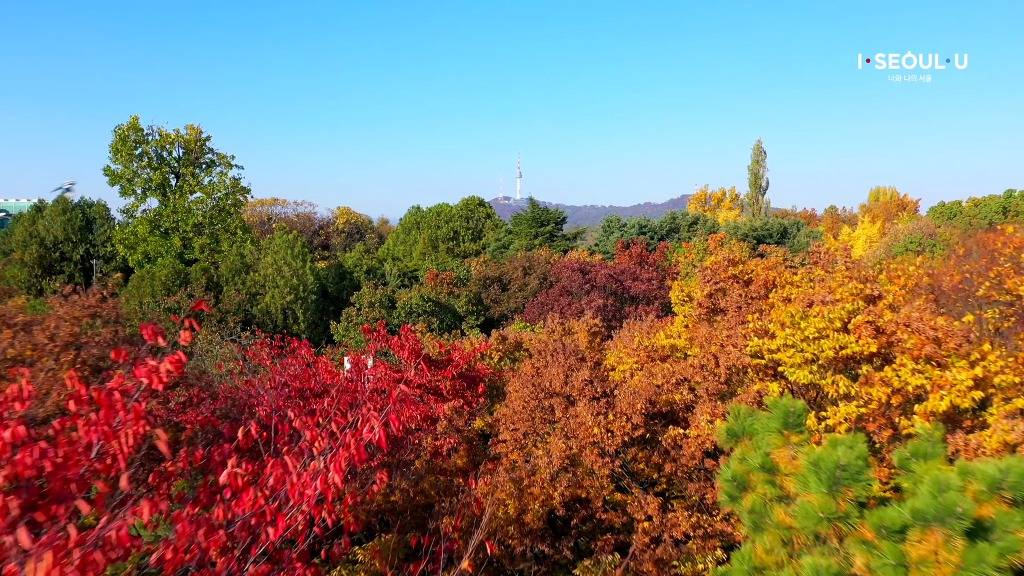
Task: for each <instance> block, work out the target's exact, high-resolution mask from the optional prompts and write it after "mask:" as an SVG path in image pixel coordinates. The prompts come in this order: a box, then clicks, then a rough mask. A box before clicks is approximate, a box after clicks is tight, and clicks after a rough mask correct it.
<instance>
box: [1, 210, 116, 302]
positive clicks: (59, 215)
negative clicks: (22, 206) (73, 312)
mask: <svg viewBox="0 0 1024 576" xmlns="http://www.w3.org/2000/svg"><path fill="white" fill-rule="evenodd" d="M114 225H115V224H114V217H113V216H112V215H111V213H110V209H109V208H108V207H107V205H106V203H104V202H102V201H97V200H89V199H86V198H81V199H79V200H75V201H72V200H70V199H68V198H66V197H64V196H61V197H59V198H57V199H56V200H54V201H53V202H45V201H42V202H39V203H37V204H35V205H34V206H32V207H31V208H30V209H29V210H28V211H27V212H24V213H22V214H18V215H16V216H15V217H14V218H12V219H11V223H10V226H9V227H8V228H7V229H5V230H4V231H3V233H2V234H0V284H6V285H8V286H11V287H13V288H15V289H17V290H18V291H20V292H22V293H25V294H29V295H32V296H41V295H43V294H50V293H53V292H55V291H57V290H59V289H61V288H63V287H64V286H66V285H75V286H90V285H91V284H92V282H93V276H94V273H97V272H99V273H106V272H108V271H115V270H117V269H118V267H119V260H118V258H117V254H116V252H115V251H114V247H113V234H114ZM94 260H95V263H94V262H93V261H94ZM94 266H95V268H94Z"/></svg>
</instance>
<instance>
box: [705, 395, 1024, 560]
mask: <svg viewBox="0 0 1024 576" xmlns="http://www.w3.org/2000/svg"><path fill="white" fill-rule="evenodd" d="M807 414H808V412H807V407H806V405H805V404H804V403H803V402H802V401H800V400H795V399H792V398H776V399H773V400H770V401H769V402H768V409H767V410H766V411H756V410H754V409H752V408H749V407H746V406H735V407H733V408H732V410H731V411H730V415H729V419H728V422H727V423H726V424H725V425H724V426H723V427H722V428H721V430H720V431H719V443H720V444H721V446H722V447H723V448H725V449H728V450H731V451H732V454H731V455H730V456H729V458H728V460H727V461H726V463H725V464H724V465H723V466H722V469H721V471H720V473H719V477H718V482H719V500H720V502H721V504H722V506H723V507H724V508H726V509H728V510H731V511H733V512H734V513H735V514H736V515H737V516H738V517H739V519H740V522H741V524H742V531H743V534H744V537H745V541H744V543H743V545H742V546H741V547H740V548H739V550H737V551H736V552H734V553H733V555H732V557H731V559H730V562H729V564H727V565H725V566H723V567H721V568H719V569H718V570H717V572H716V574H720V575H730V576H740V575H744V576H746V575H757V574H762V575H769V574H771V575H787V576H797V575H804V574H808V575H810V574H813V575H818V574H828V575H835V576H841V575H864V576H867V575H874V574H884V575H887V576H902V575H908V576H909V575H911V574H949V575H954V574H955V575H966V574H972V575H973V574H977V575H992V576H995V575H1007V576H1009V575H1012V574H1017V573H1018V572H1016V570H1017V569H1019V567H1020V566H1021V561H1022V560H1024V508H1022V505H1024V457H1021V456H1016V455H1015V456H1007V457H1003V458H999V459H980V460H973V461H957V462H955V463H952V464H951V463H950V462H949V461H948V459H947V456H946V454H947V452H946V445H945V443H944V441H943V430H942V428H941V427H940V426H932V427H925V428H922V429H921V430H920V431H919V433H918V435H917V437H916V438H915V439H914V440H912V441H910V442H909V443H907V445H906V446H904V447H903V448H901V449H899V450H897V451H896V452H895V453H894V455H893V462H894V463H895V465H896V468H897V475H896V478H895V481H894V486H895V488H896V494H895V495H894V496H883V495H882V494H881V491H880V490H877V487H876V481H875V474H874V471H873V468H872V465H871V461H870V458H869V453H868V446H867V441H866V439H865V437H864V436H863V435H861V434H844V435H830V436H826V437H825V439H824V441H823V442H822V443H821V445H814V444H811V442H810V438H809V436H808V434H807V431H806V428H805V421H806V419H807Z"/></svg>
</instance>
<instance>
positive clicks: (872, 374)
mask: <svg viewBox="0 0 1024 576" xmlns="http://www.w3.org/2000/svg"><path fill="white" fill-rule="evenodd" d="M1022 254H1024V236H1022V235H1021V234H1020V233H1019V231H1016V230H1013V229H1003V230H997V231H991V232H986V233H984V234H980V235H976V236H974V237H970V238H966V239H964V240H963V241H962V242H961V244H960V245H959V246H958V247H957V248H956V249H955V250H954V251H953V253H952V254H948V255H946V256H944V257H942V258H933V257H923V256H922V257H918V258H917V259H913V260H908V259H898V260H894V261H891V262H887V263H885V264H884V265H882V266H881V267H878V266H872V265H870V264H869V263H866V262H864V261H863V260H861V259H858V258H854V257H852V256H851V255H850V251H849V250H845V249H843V248H842V247H824V246H819V247H817V248H815V249H814V250H813V251H812V254H811V256H810V263H809V265H808V266H805V267H803V268H801V269H800V270H798V271H797V272H796V273H794V274H792V275H788V276H786V277H784V278H783V279H782V280H781V281H780V283H779V286H778V287H777V289H776V290H775V291H773V293H772V294H771V295H770V296H769V298H768V305H767V306H766V310H767V311H768V313H767V314H766V315H765V316H763V317H762V318H761V319H760V320H758V321H757V322H756V324H755V327H754V330H753V332H754V335H753V337H752V338H751V339H750V342H749V345H748V352H749V354H750V356H751V359H752V362H753V365H754V366H755V367H756V368H755V374H756V378H755V379H756V380H757V382H758V384H757V385H758V387H759V388H760V389H761V390H762V391H763V392H764V393H766V394H768V395H783V394H789V395H793V396H795V397H798V398H801V399H803V400H805V401H807V403H808V405H809V406H810V407H811V422H810V423H809V424H810V426H811V429H812V431H815V432H829V431H834V432H847V431H852V430H861V431H864V432H866V433H867V434H868V435H869V436H870V437H871V439H872V441H873V442H874V443H875V445H876V446H880V447H885V446H892V445H894V444H896V443H898V442H899V441H900V440H901V439H902V438H903V437H904V436H905V435H907V434H908V433H910V432H911V431H912V430H913V429H914V428H915V426H917V425H919V424H922V423H926V422H941V423H943V424H945V425H946V426H947V427H948V429H949V430H950V431H951V433H952V434H951V439H950V440H951V445H952V446H953V447H954V449H955V450H957V451H958V452H961V453H963V454H968V455H990V454H1003V453H1007V452H1014V451H1019V450H1021V449H1022V448H1024V386H1022V384H1024V353H1022V352H1021V350H1022V349H1024V336H1022V331H1021V330H1020V329H1019V326H1020V325H1021V322H1022V321H1024V257H1022Z"/></svg>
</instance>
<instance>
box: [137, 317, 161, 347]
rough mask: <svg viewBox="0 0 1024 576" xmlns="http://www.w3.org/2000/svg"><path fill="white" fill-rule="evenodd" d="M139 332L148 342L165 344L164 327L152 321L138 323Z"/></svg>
mask: <svg viewBox="0 0 1024 576" xmlns="http://www.w3.org/2000/svg"><path fill="white" fill-rule="evenodd" d="M139 332H140V333H141V334H142V338H143V339H145V341H146V342H147V343H148V344H158V345H160V346H167V335H166V333H165V332H164V329H163V328H162V327H160V326H159V325H158V324H154V323H153V322H143V323H142V324H140V325H139Z"/></svg>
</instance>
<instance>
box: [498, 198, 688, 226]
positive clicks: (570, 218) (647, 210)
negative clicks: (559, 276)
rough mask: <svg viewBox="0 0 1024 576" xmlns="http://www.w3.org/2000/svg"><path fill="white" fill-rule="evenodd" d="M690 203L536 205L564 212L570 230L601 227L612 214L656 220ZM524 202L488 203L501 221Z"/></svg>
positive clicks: (675, 200)
mask: <svg viewBox="0 0 1024 576" xmlns="http://www.w3.org/2000/svg"><path fill="white" fill-rule="evenodd" d="M689 201H690V195H689V194H683V195H682V196H676V197H675V198H670V199H668V200H666V201H664V202H644V203H642V204H632V205H630V206H602V205H597V204H585V205H582V206H577V205H573V204H559V203H557V202H545V201H543V200H537V202H539V203H540V204H541V205H542V206H547V207H549V208H558V209H559V210H561V211H563V212H565V215H566V218H567V220H566V223H565V227H566V228H570V229H571V228H580V227H584V226H594V225H597V224H600V223H601V221H602V220H604V219H605V217H606V216H610V215H612V214H616V215H618V216H622V217H623V218H630V217H634V216H647V217H648V218H659V217H661V216H662V215H664V214H665V213H666V212H671V211H673V210H685V209H686V204H687V202H689ZM527 202H528V201H527V199H526V198H523V199H522V200H516V199H515V198H513V197H511V196H498V197H497V198H493V199H491V200H490V204H491V206H492V207H494V211H495V212H497V213H498V216H500V217H501V218H502V219H503V220H508V219H509V218H511V217H512V215H513V214H515V213H516V212H519V211H520V210H523V209H525V208H526V206H527Z"/></svg>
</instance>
